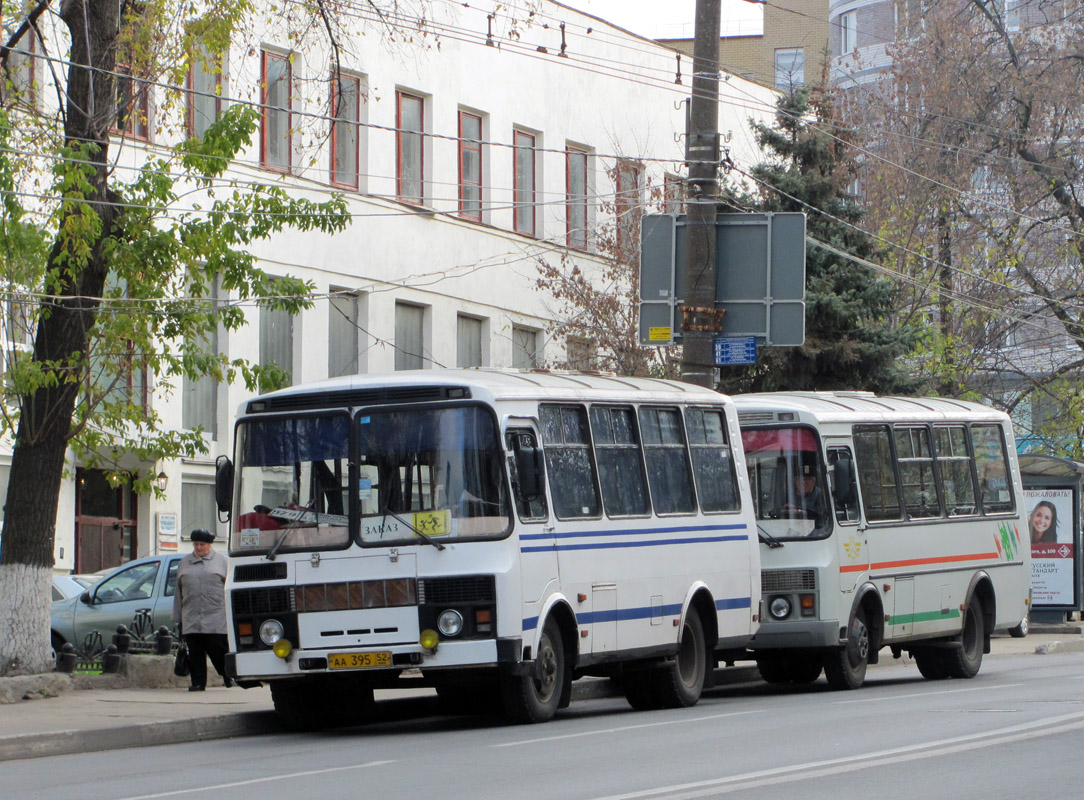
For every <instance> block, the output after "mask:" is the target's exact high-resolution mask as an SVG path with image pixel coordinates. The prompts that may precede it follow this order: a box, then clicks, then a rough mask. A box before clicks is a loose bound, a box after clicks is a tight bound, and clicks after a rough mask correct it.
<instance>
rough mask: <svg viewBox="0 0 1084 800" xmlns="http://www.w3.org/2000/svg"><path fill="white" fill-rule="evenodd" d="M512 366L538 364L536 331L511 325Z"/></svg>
mask: <svg viewBox="0 0 1084 800" xmlns="http://www.w3.org/2000/svg"><path fill="white" fill-rule="evenodd" d="M512 366H513V367H516V368H517V369H534V368H535V367H537V366H538V331H532V330H531V329H530V328H521V327H520V326H519V325H513V326H512Z"/></svg>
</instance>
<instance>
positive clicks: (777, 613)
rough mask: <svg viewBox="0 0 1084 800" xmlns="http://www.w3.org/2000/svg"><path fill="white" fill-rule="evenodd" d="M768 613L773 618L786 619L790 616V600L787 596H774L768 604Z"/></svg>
mask: <svg viewBox="0 0 1084 800" xmlns="http://www.w3.org/2000/svg"><path fill="white" fill-rule="evenodd" d="M768 613H769V614H771V615H772V619H786V618H787V617H789V616H790V600H789V599H788V598H786V597H773V598H772V602H771V603H769V604H768Z"/></svg>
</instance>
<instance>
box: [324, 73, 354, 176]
mask: <svg viewBox="0 0 1084 800" xmlns="http://www.w3.org/2000/svg"><path fill="white" fill-rule="evenodd" d="M331 85H332V97H331V110H332V123H331V182H332V183H334V184H335V185H336V186H346V187H349V188H351V189H357V188H358V172H359V171H360V170H359V169H358V119H359V116H358V114H359V109H360V106H359V104H360V102H361V79H360V78H358V77H356V76H354V75H344V74H342V73H340V74H339V75H338V76H336V77H334V78H333V79H332V81H331Z"/></svg>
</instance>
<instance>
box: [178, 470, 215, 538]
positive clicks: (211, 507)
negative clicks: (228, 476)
mask: <svg viewBox="0 0 1084 800" xmlns="http://www.w3.org/2000/svg"><path fill="white" fill-rule="evenodd" d="M216 508H217V506H216V505H215V485H214V484H213V483H194V482H191V481H184V482H183V483H182V484H181V539H182V541H185V542H187V541H188V540H189V538H191V536H192V531H194V530H197V529H199V528H202V529H203V530H205V531H211V532H212V533H214V532H215V530H216V529H217V528H218V514H217V513H216V512H215V509H216Z"/></svg>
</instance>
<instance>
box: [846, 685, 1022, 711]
mask: <svg viewBox="0 0 1084 800" xmlns="http://www.w3.org/2000/svg"><path fill="white" fill-rule="evenodd" d="M1023 685H1024V684H1022V683H999V684H997V685H996V686H972V687H970V688H968V689H944V690H942V691H940V692H915V693H913V694H894V695H887V696H883V697H859V698H857V699H855V700H833V701H832V702H833V703H834V704H835V705H837V706H842V705H847V704H849V703H874V702H877V701H878V700H910V699H911V698H913V697H932V696H933V695H935V694H961V693H962V692H987V691H990V690H991V689H1011V688H1014V687H1016V686H1023ZM866 691H869V690H868V688H867V690H866Z"/></svg>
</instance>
